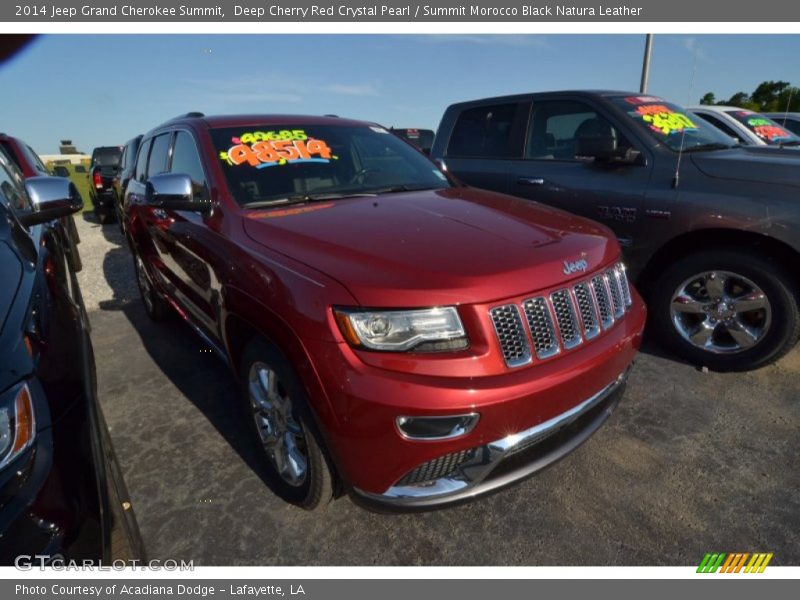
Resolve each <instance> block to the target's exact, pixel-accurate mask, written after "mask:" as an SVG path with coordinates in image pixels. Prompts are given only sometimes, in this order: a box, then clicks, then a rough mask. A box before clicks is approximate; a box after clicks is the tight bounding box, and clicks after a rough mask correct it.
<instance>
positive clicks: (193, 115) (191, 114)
mask: <svg viewBox="0 0 800 600" xmlns="http://www.w3.org/2000/svg"><path fill="white" fill-rule="evenodd" d="M202 117H205V115H204V114H203V113H201V112H197V111H192V112H188V113H185V114H182V115H178V116H177V117H172V118H171V119H167V122H169V121H177V120H178V119H200V118H202Z"/></svg>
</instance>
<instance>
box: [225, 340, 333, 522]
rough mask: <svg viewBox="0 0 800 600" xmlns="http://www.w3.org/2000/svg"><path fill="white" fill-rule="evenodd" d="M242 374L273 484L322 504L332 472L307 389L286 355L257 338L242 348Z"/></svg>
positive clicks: (311, 504)
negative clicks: (304, 388)
mask: <svg viewBox="0 0 800 600" xmlns="http://www.w3.org/2000/svg"><path fill="white" fill-rule="evenodd" d="M240 378H241V382H242V387H243V392H244V397H245V402H246V410H247V412H248V414H249V416H250V418H249V423H250V425H251V428H252V431H253V438H254V440H255V441H256V443H257V444H258V447H259V450H260V452H261V455H262V456H263V457H264V459H265V463H266V466H267V479H268V483H269V485H270V487H271V489H272V490H273V491H274V492H275V493H276V494H277V495H278V496H280V497H281V498H283V499H284V500H285V501H287V502H290V503H291V504H295V505H297V506H299V507H301V508H304V509H306V510H315V509H321V508H324V507H325V506H327V504H328V503H329V502H330V500H331V498H332V496H333V472H332V469H331V468H330V466H329V465H328V461H327V457H326V455H325V452H324V450H323V442H322V438H321V436H320V435H319V433H318V431H317V428H316V423H315V422H314V418H313V416H312V414H311V411H310V408H309V405H308V402H307V400H306V395H305V393H304V391H303V388H302V386H301V385H300V384H299V381H298V380H297V377H296V376H295V375H294V371H293V370H292V368H291V366H290V365H289V363H288V361H287V360H286V359H285V358H284V357H283V355H282V354H281V353H280V352H278V350H277V349H275V348H274V347H272V346H271V345H269V344H267V343H265V342H263V341H262V340H260V339H255V340H253V341H252V342H251V343H250V344H248V346H247V348H246V349H245V351H244V353H243V356H242V361H241V368H240Z"/></svg>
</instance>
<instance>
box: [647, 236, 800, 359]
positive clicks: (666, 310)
mask: <svg viewBox="0 0 800 600" xmlns="http://www.w3.org/2000/svg"><path fill="white" fill-rule="evenodd" d="M797 295H798V292H797V286H796V284H795V282H794V280H793V279H792V278H791V277H790V276H789V275H788V274H787V273H786V272H785V271H784V270H783V269H782V268H781V267H780V266H779V265H777V264H776V262H775V261H773V260H771V259H770V258H768V257H765V256H761V255H758V254H752V253H747V252H744V251H742V250H738V249H734V248H729V249H718V250H711V251H708V252H702V253H696V254H691V255H689V256H686V257H684V258H682V259H680V260H678V261H677V262H675V263H674V264H672V265H671V266H670V267H668V268H667V269H666V270H665V271H664V273H663V274H662V275H661V277H660V278H659V279H658V280H657V281H656V283H655V285H654V287H653V292H652V294H651V303H650V308H651V310H650V317H651V322H652V326H653V329H654V330H655V332H656V335H657V336H658V337H659V338H660V339H661V340H662V341H663V342H664V343H665V344H666V345H668V346H669V347H671V348H672V349H673V350H674V351H675V352H676V353H677V354H680V355H681V356H683V357H685V358H687V359H688V360H690V361H691V362H693V363H696V364H698V365H702V366H707V367H709V368H711V369H714V370H718V371H744V370H749V369H756V368H758V367H762V366H764V365H767V364H769V363H771V362H774V361H776V360H778V359H779V358H780V357H781V356H783V355H784V354H786V353H787V352H788V351H789V350H791V348H792V347H793V346H794V345H795V343H796V342H797V339H798V337H800V316H799V315H798V301H797Z"/></svg>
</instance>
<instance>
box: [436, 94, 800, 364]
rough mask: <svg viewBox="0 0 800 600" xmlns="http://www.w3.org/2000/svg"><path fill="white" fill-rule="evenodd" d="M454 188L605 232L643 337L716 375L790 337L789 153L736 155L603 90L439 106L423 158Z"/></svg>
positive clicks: (770, 352) (646, 102)
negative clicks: (643, 304) (534, 205)
mask: <svg viewBox="0 0 800 600" xmlns="http://www.w3.org/2000/svg"><path fill="white" fill-rule="evenodd" d="M432 154H433V157H434V158H435V159H436V160H439V161H443V163H444V164H445V165H446V168H447V170H448V171H449V172H450V173H452V174H453V175H455V176H456V177H458V178H459V179H461V180H463V181H464V182H465V183H467V184H470V185H473V186H476V187H482V188H487V189H491V190H496V191H500V192H505V193H508V194H511V195H515V196H519V197H523V198H527V199H530V200H535V201H538V202H542V203H545V204H550V205H552V206H555V207H558V208H561V209H564V210H567V211H569V212H572V213H576V214H578V215H583V216H587V217H590V218H593V219H596V220H598V221H600V222H601V223H604V224H606V225H608V227H610V228H611V229H612V230H613V231H614V233H615V234H616V236H617V238H618V239H619V241H620V242H621V244H622V245H623V250H624V252H625V255H626V260H627V262H628V266H629V269H630V273H631V275H632V276H633V277H634V278H635V279H636V282H637V287H638V289H639V290H640V291H642V292H643V293H644V294H645V297H646V298H647V300H648V305H649V308H650V317H651V321H650V326H651V327H650V329H651V331H653V332H654V333H655V334H656V335H657V336H658V337H659V338H660V339H661V340H662V341H663V342H664V343H665V344H667V345H669V346H670V347H672V348H673V349H674V350H675V351H676V352H677V353H678V354H680V355H682V356H683V357H685V358H687V359H689V360H691V361H692V362H695V363H697V364H700V365H705V366H708V367H710V368H713V369H718V370H744V369H752V368H756V367H760V366H763V365H765V364H768V363H770V362H772V361H774V360H777V359H778V358H780V357H781V356H783V355H784V354H785V353H786V352H788V351H789V350H790V349H791V348H792V347H794V345H795V344H796V342H797V339H798V337H799V336H800V312H799V311H798V302H799V297H800V291H798V282H800V267H798V265H800V206H799V205H798V203H797V198H798V196H800V152H797V151H796V150H789V149H787V150H785V151H776V150H773V149H771V148H767V147H758V146H749V147H740V146H738V145H736V144H735V143H734V141H733V140H732V139H731V138H730V137H729V136H727V135H725V134H723V133H722V132H720V131H719V130H717V129H716V128H714V127H713V126H711V125H709V124H708V123H705V122H704V121H701V120H700V119H698V118H696V117H693V116H692V115H690V114H688V113H687V112H686V111H685V110H684V109H682V108H681V107H679V106H676V105H675V104H672V103H671V102H668V101H666V100H663V99H661V98H656V97H653V96H647V95H643V94H638V93H636V92H614V91H571V92H546V93H537V94H522V95H516V96H506V97H499V98H487V99H483V100H476V101H473V102H465V103H461V104H455V105H453V106H450V107H449V108H448V109H447V111H446V112H445V114H444V116H443V118H442V122H441V125H440V127H439V130H438V131H437V133H436V139H435V142H434V145H433V151H432Z"/></svg>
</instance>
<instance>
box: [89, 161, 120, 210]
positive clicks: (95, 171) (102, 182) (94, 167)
mask: <svg viewBox="0 0 800 600" xmlns="http://www.w3.org/2000/svg"><path fill="white" fill-rule="evenodd" d="M121 155H122V148H121V147H120V146H101V147H98V148H95V149H94V150H93V151H92V162H91V164H90V165H89V175H90V178H91V185H90V186H89V190H90V191H89V196H90V198H91V200H92V205H93V206H94V214H95V216H96V217H97V220H98V221H100V223H103V224H105V223H110V222H111V221H112V220H113V219H115V218H116V215H117V212H116V206H117V202H116V198H117V196H116V192H115V191H114V178H115V177H116V176H117V173H118V172H119V168H120V157H121Z"/></svg>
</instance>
